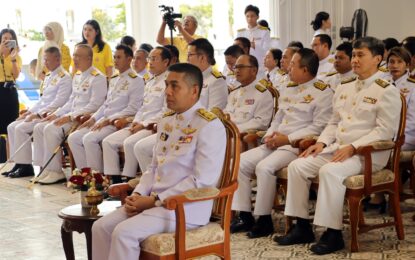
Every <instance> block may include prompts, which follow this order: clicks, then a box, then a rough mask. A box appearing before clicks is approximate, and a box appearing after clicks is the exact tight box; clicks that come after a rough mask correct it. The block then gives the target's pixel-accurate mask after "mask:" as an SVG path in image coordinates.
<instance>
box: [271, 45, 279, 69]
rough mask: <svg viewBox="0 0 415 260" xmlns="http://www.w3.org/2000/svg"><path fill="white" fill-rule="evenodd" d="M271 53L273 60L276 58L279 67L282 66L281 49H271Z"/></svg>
mask: <svg viewBox="0 0 415 260" xmlns="http://www.w3.org/2000/svg"><path fill="white" fill-rule="evenodd" d="M269 52H271V54H272V58H274V60H275V62H276V63H277V66H278V67H279V66H280V60H281V58H282V51H281V50H280V49H270V50H269Z"/></svg>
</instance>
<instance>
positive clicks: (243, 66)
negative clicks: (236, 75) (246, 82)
mask: <svg viewBox="0 0 415 260" xmlns="http://www.w3.org/2000/svg"><path fill="white" fill-rule="evenodd" d="M252 67H254V66H251V65H235V66H233V67H232V69H234V70H240V69H243V68H252Z"/></svg>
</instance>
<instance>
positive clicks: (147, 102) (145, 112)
mask: <svg viewBox="0 0 415 260" xmlns="http://www.w3.org/2000/svg"><path fill="white" fill-rule="evenodd" d="M170 59H171V55H170V51H169V50H168V49H166V48H165V47H161V46H159V47H156V48H154V49H153V50H152V51H151V52H150V55H149V64H150V72H151V74H152V75H153V77H152V78H151V79H150V80H149V81H147V83H146V85H145V87H144V99H143V106H142V107H141V109H139V110H138V112H137V114H136V115H135V117H134V119H133V120H132V123H131V124H130V125H129V126H127V127H124V128H123V129H121V130H119V131H117V132H115V133H113V134H111V135H109V136H107V137H106V138H105V139H104V140H103V141H102V150H103V153H104V172H105V174H106V175H111V176H112V179H113V182H115V183H116V182H120V181H121V175H123V176H127V177H130V178H133V177H135V175H136V174H137V168H138V162H137V160H136V158H135V156H134V150H133V149H134V145H135V144H136V143H137V141H139V140H141V139H142V138H144V137H147V136H149V135H151V134H152V131H151V130H147V129H146V127H147V126H148V125H149V124H151V123H157V122H158V121H159V120H160V118H161V117H162V115H163V113H164V112H165V110H166V103H165V96H164V89H165V87H166V85H165V82H164V81H165V79H166V70H167V67H168V66H169V64H170ZM130 122H131V121H130ZM122 146H123V147H124V154H125V163H124V169H123V171H122V173H121V169H120V160H119V156H118V152H119V149H120V148H121V147H122Z"/></svg>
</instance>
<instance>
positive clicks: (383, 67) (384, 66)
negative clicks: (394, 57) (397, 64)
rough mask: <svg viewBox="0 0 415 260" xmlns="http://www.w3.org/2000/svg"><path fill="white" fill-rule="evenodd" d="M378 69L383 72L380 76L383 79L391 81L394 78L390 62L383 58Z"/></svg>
mask: <svg viewBox="0 0 415 260" xmlns="http://www.w3.org/2000/svg"><path fill="white" fill-rule="evenodd" d="M378 70H379V72H381V76H380V77H381V78H382V79H384V80H387V81H391V80H392V76H391V74H390V72H389V69H388V64H386V61H384V60H383V61H382V62H381V63H380V65H379V69H378Z"/></svg>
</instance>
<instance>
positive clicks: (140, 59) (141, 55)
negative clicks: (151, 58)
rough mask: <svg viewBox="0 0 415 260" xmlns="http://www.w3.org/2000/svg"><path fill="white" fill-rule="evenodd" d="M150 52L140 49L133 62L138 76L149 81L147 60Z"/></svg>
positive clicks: (132, 64) (132, 65) (136, 52)
mask: <svg viewBox="0 0 415 260" xmlns="http://www.w3.org/2000/svg"><path fill="white" fill-rule="evenodd" d="M148 54H149V53H148V52H147V51H146V50H144V49H138V50H136V51H135V53H134V57H133V60H132V61H131V67H132V69H133V70H134V71H135V72H136V73H137V75H138V76H139V77H141V78H143V79H144V81H147V80H149V79H150V73H149V72H148V71H147V65H148V62H147V58H148Z"/></svg>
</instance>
